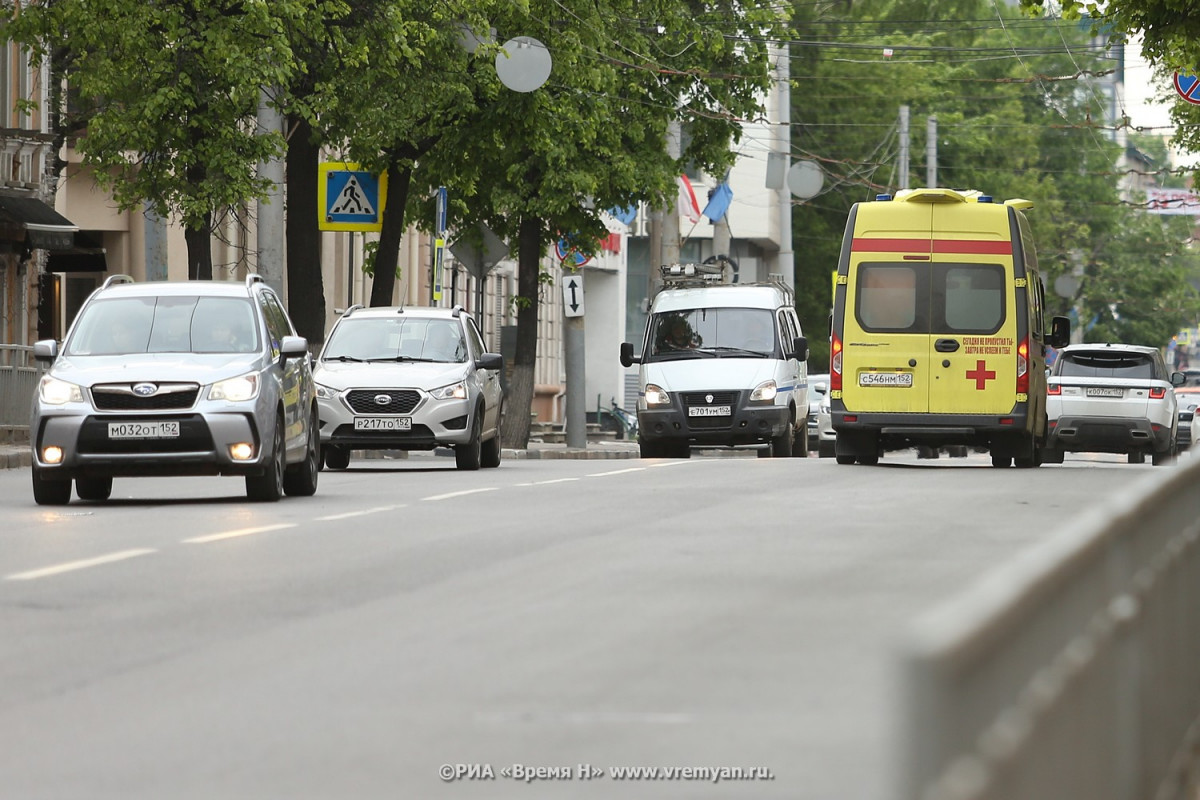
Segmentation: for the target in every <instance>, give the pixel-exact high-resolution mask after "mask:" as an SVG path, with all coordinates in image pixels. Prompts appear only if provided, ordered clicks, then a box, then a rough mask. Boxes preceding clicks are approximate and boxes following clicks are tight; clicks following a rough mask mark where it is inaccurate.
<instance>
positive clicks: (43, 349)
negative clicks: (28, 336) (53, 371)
mask: <svg viewBox="0 0 1200 800" xmlns="http://www.w3.org/2000/svg"><path fill="white" fill-rule="evenodd" d="M33 358H34V360H35V361H45V362H47V363H48V362H51V361H53V360H54V359H56V358H58V342H57V341H55V340H54V339H42V340H41V341H40V342H34V343H33Z"/></svg>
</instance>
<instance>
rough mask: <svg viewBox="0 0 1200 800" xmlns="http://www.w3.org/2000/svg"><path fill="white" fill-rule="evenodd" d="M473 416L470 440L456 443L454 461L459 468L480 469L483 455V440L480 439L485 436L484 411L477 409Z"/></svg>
mask: <svg viewBox="0 0 1200 800" xmlns="http://www.w3.org/2000/svg"><path fill="white" fill-rule="evenodd" d="M471 416H472V417H474V420H473V421H472V422H471V438H470V440H468V441H467V442H466V443H465V444H456V445H454V463H455V465H456V466H457V467H458V468H459V469H471V470H473V469H479V465H480V461H481V459H482V457H483V442H481V441H480V437H482V436H483V419H482V416H483V412H482V411H480V410H479V409H475V413H474V414H472V415H471Z"/></svg>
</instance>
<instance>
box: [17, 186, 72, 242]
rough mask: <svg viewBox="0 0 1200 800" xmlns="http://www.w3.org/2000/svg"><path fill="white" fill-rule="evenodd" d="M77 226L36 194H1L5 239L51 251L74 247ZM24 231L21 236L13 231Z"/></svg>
mask: <svg viewBox="0 0 1200 800" xmlns="http://www.w3.org/2000/svg"><path fill="white" fill-rule="evenodd" d="M77 230H79V227H78V226H77V225H75V224H74V223H72V222H71V220H69V219H67V218H66V217H64V216H63V215H62V214H59V213H58V212H57V211H55V210H54V209H53V208H51V207H50V206H48V205H46V204H45V203H43V202H42V201H41V200H38V199H37V198H35V197H22V196H17V195H11V194H0V231H7V234H6V235H5V238H8V239H10V240H16V241H21V239H24V241H25V242H26V244H28V245H29V247H30V248H34V249H40V250H49V251H51V252H55V251H62V250H70V249H71V248H72V247H74V246H75V232H76V231H77ZM18 231H24V235H23V236H22V237H18V236H17V235H16V233H17V232H18Z"/></svg>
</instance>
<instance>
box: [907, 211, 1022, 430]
mask: <svg viewBox="0 0 1200 800" xmlns="http://www.w3.org/2000/svg"><path fill="white" fill-rule="evenodd" d="M932 208H933V246H932V248H931V249H932V252H931V260H930V263H929V282H930V304H929V310H930V314H929V333H930V336H929V348H930V349H929V353H928V360H929V362H930V363H931V365H932V375H931V380H930V382H929V411H930V412H931V413H935V414H1008V413H1011V412H1012V410H1013V405H1014V403H1015V402H1016V391H1017V389H1016V387H1017V346H1018V343H1019V341H1020V339H1019V338H1018V335H1019V333H1021V331H1020V330H1019V329H1018V324H1017V323H1018V319H1019V318H1021V317H1022V316H1023V314H1024V312H1025V308H1024V305H1023V302H1024V297H1023V296H1022V298H1021V303H1020V304H1019V303H1018V298H1017V297H1016V292H1015V285H1016V282H1015V275H1014V268H1013V246H1012V235H1013V233H1012V226H1011V220H1010V218H1009V209H1008V208H1006V207H1005V206H1003V205H998V204H997V205H991V204H985V203H964V204H956V205H934V206H933V207H932ZM1022 272H1023V271H1022ZM1021 327H1024V326H1021Z"/></svg>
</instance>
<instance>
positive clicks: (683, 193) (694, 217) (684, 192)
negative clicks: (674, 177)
mask: <svg viewBox="0 0 1200 800" xmlns="http://www.w3.org/2000/svg"><path fill="white" fill-rule="evenodd" d="M676 211H678V212H679V213H680V214H683V215H684V216H685V217H687V218H688V220H690V221H691V222H693V223H695V222H699V221H700V204H699V203H697V202H696V193H695V192H694V191H692V182H691V181H689V180H688V176H687V175H680V176H679V200H678V202H677V203H676Z"/></svg>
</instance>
